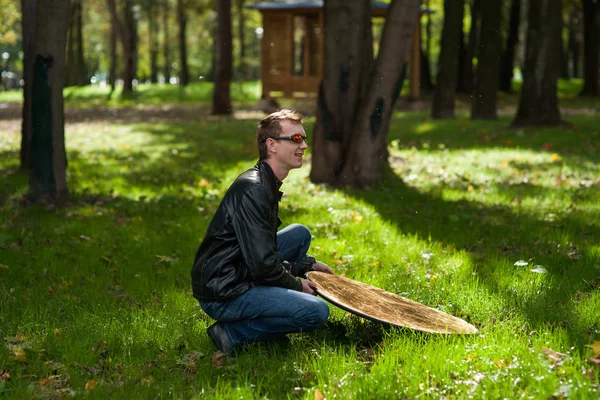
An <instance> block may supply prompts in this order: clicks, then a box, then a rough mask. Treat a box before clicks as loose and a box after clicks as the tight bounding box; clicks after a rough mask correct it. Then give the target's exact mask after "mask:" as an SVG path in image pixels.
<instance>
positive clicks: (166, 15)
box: [162, 0, 171, 83]
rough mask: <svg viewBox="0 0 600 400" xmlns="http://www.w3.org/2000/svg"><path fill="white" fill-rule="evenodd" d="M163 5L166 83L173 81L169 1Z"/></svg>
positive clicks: (165, 0) (164, 74) (165, 1)
mask: <svg viewBox="0 0 600 400" xmlns="http://www.w3.org/2000/svg"><path fill="white" fill-rule="evenodd" d="M162 4H163V10H162V11H163V13H162V17H163V76H164V79H165V83H169V81H170V80H171V55H170V52H169V0H164V2H163V3H162Z"/></svg>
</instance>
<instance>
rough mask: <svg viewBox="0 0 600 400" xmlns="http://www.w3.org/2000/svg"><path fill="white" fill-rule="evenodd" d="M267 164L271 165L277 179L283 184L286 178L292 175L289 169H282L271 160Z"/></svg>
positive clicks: (267, 160)
mask: <svg viewBox="0 0 600 400" xmlns="http://www.w3.org/2000/svg"><path fill="white" fill-rule="evenodd" d="M265 162H266V163H267V164H269V167H271V169H272V170H273V173H274V174H275V176H276V177H277V179H279V180H280V181H282V182H283V180H284V179H285V178H287V176H288V174H289V173H290V170H289V169H286V168H282V167H281V166H280V165H277V163H276V162H274V161H273V159H271V158H269V159H266V160H265Z"/></svg>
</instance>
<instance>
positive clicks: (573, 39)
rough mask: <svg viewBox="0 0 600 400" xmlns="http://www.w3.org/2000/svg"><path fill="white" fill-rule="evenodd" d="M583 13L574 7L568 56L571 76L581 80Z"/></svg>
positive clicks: (571, 17)
mask: <svg viewBox="0 0 600 400" xmlns="http://www.w3.org/2000/svg"><path fill="white" fill-rule="evenodd" d="M581 18H582V16H581V12H580V10H578V9H577V7H575V6H573V7H572V9H571V13H570V15H569V39H568V44H567V54H568V59H569V60H570V65H571V74H570V75H571V76H572V77H573V78H581V69H580V67H579V60H580V59H581V39H580V38H579V37H580V36H581V35H580V23H579V21H581Z"/></svg>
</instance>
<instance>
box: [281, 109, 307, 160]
mask: <svg viewBox="0 0 600 400" xmlns="http://www.w3.org/2000/svg"><path fill="white" fill-rule="evenodd" d="M280 126H281V131H282V132H281V135H279V136H280V137H292V136H294V135H302V136H303V137H306V132H304V127H303V126H302V124H297V123H294V122H292V121H289V120H283V121H281V122H280ZM275 142H276V143H275V146H276V153H275V154H274V155H273V156H274V157H276V158H277V161H278V162H279V163H280V165H282V166H286V167H287V168H289V169H293V168H300V167H301V166H302V158H303V156H304V150H306V149H307V148H308V145H307V144H306V141H304V140H303V141H302V142H301V143H296V142H294V141H293V140H275Z"/></svg>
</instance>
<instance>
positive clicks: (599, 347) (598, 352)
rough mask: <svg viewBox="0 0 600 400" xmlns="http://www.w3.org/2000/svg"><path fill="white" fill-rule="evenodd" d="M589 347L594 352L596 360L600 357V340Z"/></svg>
mask: <svg viewBox="0 0 600 400" xmlns="http://www.w3.org/2000/svg"><path fill="white" fill-rule="evenodd" d="M588 347H590V348H591V349H592V351H593V352H594V358H598V356H600V340H594V342H593V343H592V344H588Z"/></svg>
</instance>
